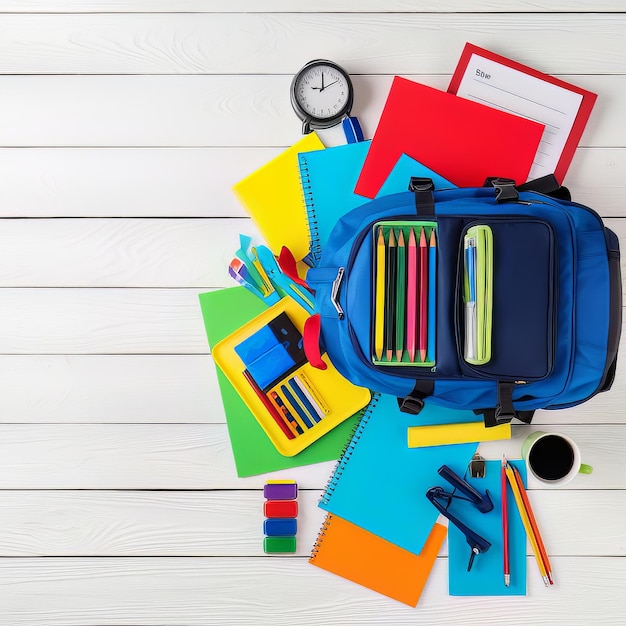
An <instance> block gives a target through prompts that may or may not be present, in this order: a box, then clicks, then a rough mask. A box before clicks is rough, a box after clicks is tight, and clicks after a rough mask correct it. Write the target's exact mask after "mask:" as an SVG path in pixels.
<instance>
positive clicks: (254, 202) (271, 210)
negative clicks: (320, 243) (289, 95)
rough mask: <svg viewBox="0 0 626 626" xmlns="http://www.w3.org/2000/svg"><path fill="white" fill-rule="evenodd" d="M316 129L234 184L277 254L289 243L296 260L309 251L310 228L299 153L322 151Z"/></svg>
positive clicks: (239, 198) (257, 225)
mask: <svg viewBox="0 0 626 626" xmlns="http://www.w3.org/2000/svg"><path fill="white" fill-rule="evenodd" d="M323 148H324V144H323V143H322V141H321V140H320V138H319V137H318V136H317V135H316V134H315V133H314V132H313V133H310V134H308V135H305V136H304V137H302V139H300V140H299V141H297V142H296V143H295V144H294V145H293V146H291V147H290V148H287V150H285V151H284V152H281V153H280V154H279V155H278V156H277V157H275V158H274V159H272V160H271V161H269V162H268V163H266V164H265V165H263V166H262V167H260V168H259V169H258V170H256V171H254V172H252V174H250V175H249V176H246V178H244V179H242V180H240V181H239V182H238V183H236V184H235V185H234V186H233V192H234V194H235V196H236V197H237V199H238V200H239V202H240V203H241V205H242V206H243V208H244V209H245V211H246V213H248V215H249V216H250V217H251V218H252V221H253V222H254V224H255V226H256V227H257V228H258V229H259V232H260V233H261V235H262V236H263V238H264V239H265V241H266V242H267V245H268V247H269V248H270V250H271V251H272V252H273V253H274V254H276V255H278V254H280V250H281V248H282V247H283V246H287V247H288V248H289V249H290V250H291V252H292V253H293V256H294V257H295V259H296V261H300V260H301V259H303V258H304V257H305V256H306V255H307V254H308V253H309V244H310V241H309V239H310V236H309V227H308V222H307V214H306V211H305V208H304V198H303V195H302V186H301V184H300V167H299V163H298V153H299V152H307V151H309V150H322V149H323Z"/></svg>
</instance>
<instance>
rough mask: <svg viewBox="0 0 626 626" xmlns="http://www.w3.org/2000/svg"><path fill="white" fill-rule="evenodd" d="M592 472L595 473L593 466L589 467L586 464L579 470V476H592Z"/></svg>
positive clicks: (582, 464)
mask: <svg viewBox="0 0 626 626" xmlns="http://www.w3.org/2000/svg"><path fill="white" fill-rule="evenodd" d="M591 472H593V467H591V465H587V464H586V463H581V464H580V469H579V470H578V473H579V474H591Z"/></svg>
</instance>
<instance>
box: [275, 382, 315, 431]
mask: <svg viewBox="0 0 626 626" xmlns="http://www.w3.org/2000/svg"><path fill="white" fill-rule="evenodd" d="M280 390H281V391H282V392H283V395H284V396H285V398H286V400H287V402H289V404H291V406H292V407H293V410H294V411H295V412H296V413H297V414H298V417H300V419H301V420H302V421H303V422H304V425H305V426H306V427H307V428H313V422H312V421H311V420H310V419H309V417H308V415H307V414H306V412H305V411H304V410H303V409H302V407H301V406H300V405H299V404H298V401H297V400H296V399H295V398H294V397H293V395H292V394H291V392H290V391H289V389H287V386H286V385H281V386H280Z"/></svg>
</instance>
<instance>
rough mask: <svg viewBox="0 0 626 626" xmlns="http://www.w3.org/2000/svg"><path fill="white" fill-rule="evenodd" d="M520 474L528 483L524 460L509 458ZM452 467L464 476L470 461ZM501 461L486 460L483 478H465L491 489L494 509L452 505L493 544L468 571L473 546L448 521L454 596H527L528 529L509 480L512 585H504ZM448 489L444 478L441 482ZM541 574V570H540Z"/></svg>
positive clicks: (474, 484)
mask: <svg viewBox="0 0 626 626" xmlns="http://www.w3.org/2000/svg"><path fill="white" fill-rule="evenodd" d="M509 463H510V464H511V465H514V466H515V467H516V468H517V469H518V470H519V471H520V473H521V475H522V479H523V480H524V483H526V465H525V463H524V461H509ZM449 465H450V469H452V470H453V471H454V472H456V473H457V474H458V475H459V476H463V474H464V472H465V470H466V468H467V464H464V463H459V464H454V463H450V464H449ZM500 465H501V463H500V461H487V463H486V464H485V477H484V478H469V477H468V476H465V478H466V480H467V481H468V482H469V484H470V485H472V487H474V488H475V489H477V490H478V491H480V492H481V493H484V492H485V491H486V490H487V491H489V495H490V496H491V501H492V502H493V509H492V510H491V511H489V513H481V512H480V511H479V510H478V509H476V508H475V507H473V506H471V505H470V504H469V503H467V502H463V501H462V500H459V501H457V500H455V501H454V503H453V504H452V505H451V506H450V512H451V513H454V515H456V516H457V517H458V518H459V519H460V520H461V521H462V522H463V523H464V524H466V525H467V526H469V527H470V528H471V529H472V530H473V531H475V532H477V533H478V534H479V535H480V536H481V537H483V538H484V539H486V540H487V541H489V542H490V543H491V547H490V548H489V550H487V552H484V553H482V554H479V555H477V556H476V558H475V559H474V563H473V564H472V569H471V570H470V571H469V572H468V571H467V563H468V560H469V555H470V547H469V545H468V544H467V541H466V539H465V535H464V534H463V533H462V532H461V531H460V530H459V529H458V528H456V526H454V525H453V524H448V576H449V590H450V595H451V596H523V595H526V532H525V531H524V526H523V525H522V520H521V518H520V516H519V513H518V512H517V506H516V504H515V499H514V498H513V494H512V492H511V489H510V487H509V486H508V483H507V506H508V519H509V562H510V571H511V584H510V586H509V587H507V586H506V585H505V584H504V548H503V543H502V497H501V494H502V488H501V483H500ZM438 484H440V485H441V486H442V487H446V488H448V487H449V485H448V483H447V482H446V481H445V480H444V481H442V482H440V483H438ZM537 576H539V573H537Z"/></svg>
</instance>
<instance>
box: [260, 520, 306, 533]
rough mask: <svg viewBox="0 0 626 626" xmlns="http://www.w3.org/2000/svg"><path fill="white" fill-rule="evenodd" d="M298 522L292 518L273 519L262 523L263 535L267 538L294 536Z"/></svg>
mask: <svg viewBox="0 0 626 626" xmlns="http://www.w3.org/2000/svg"><path fill="white" fill-rule="evenodd" d="M297 529H298V522H297V521H296V519H295V518H292V517H273V518H270V519H266V520H265V521H264V522H263V533H264V534H265V535H267V536H268V537H284V536H287V535H295V534H296V531H297Z"/></svg>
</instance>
